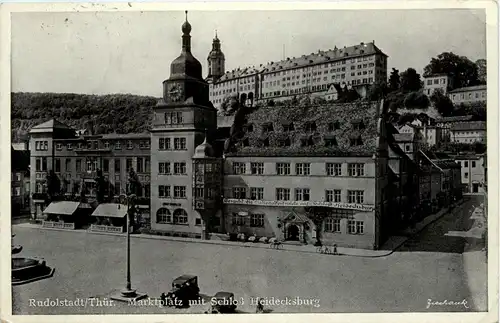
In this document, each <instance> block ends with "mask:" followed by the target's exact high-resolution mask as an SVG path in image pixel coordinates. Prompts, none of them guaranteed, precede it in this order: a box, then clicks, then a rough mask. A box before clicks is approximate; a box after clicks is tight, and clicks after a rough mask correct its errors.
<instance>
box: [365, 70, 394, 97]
mask: <svg viewBox="0 0 500 323" xmlns="http://www.w3.org/2000/svg"><path fill="white" fill-rule="evenodd" d="M398 77H399V76H398ZM388 92H389V89H388V87H387V83H385V82H384V81H379V82H377V83H374V84H372V85H370V88H369V89H368V93H367V94H366V99H367V100H368V101H377V100H381V99H382V98H384V97H385V96H386V95H387V93H388Z"/></svg>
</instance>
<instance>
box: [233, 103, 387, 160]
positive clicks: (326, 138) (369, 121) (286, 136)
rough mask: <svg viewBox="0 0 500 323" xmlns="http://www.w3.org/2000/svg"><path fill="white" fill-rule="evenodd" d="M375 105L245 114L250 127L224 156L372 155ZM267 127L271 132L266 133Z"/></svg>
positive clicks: (276, 108) (264, 109) (281, 108)
mask: <svg viewBox="0 0 500 323" xmlns="http://www.w3.org/2000/svg"><path fill="white" fill-rule="evenodd" d="M378 105H379V102H360V101H358V102H353V103H344V104H338V103H337V104H334V103H328V104H323V105H316V106H309V107H301V106H291V105H284V106H273V107H270V106H266V107H261V108H258V109H256V110H254V111H252V112H250V113H248V114H247V115H246V121H247V125H250V124H251V125H252V127H249V126H247V127H244V128H246V130H245V131H244V132H243V134H242V135H241V136H240V137H239V138H238V139H235V143H234V144H233V145H231V147H229V150H228V152H227V153H226V155H227V156H231V155H233V156H372V155H373V154H374V153H375V152H376V142H377V122H378V118H377V111H378ZM285 125H286V128H287V129H286V130H285V127H284V126H285ZM291 125H292V126H291ZM234 127H237V125H236V124H235V125H234ZM268 127H272V130H271V131H269V130H268V131H266V128H268ZM250 128H251V130H250Z"/></svg>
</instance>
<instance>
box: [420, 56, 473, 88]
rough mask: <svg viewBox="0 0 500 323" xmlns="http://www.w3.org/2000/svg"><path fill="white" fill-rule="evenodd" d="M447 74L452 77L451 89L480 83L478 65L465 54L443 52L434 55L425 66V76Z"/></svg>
mask: <svg viewBox="0 0 500 323" xmlns="http://www.w3.org/2000/svg"><path fill="white" fill-rule="evenodd" d="M433 74H446V75H448V76H449V77H450V78H451V89H456V88H460V87H466V86H472V85H477V84H479V78H478V67H477V65H476V64H475V63H474V62H472V61H471V60H469V59H468V58H467V57H465V56H458V55H456V54H454V53H452V52H443V53H441V54H439V55H438V56H437V57H435V58H434V57H433V58H432V59H431V61H430V63H429V64H428V65H427V66H426V67H425V68H424V76H430V75H433Z"/></svg>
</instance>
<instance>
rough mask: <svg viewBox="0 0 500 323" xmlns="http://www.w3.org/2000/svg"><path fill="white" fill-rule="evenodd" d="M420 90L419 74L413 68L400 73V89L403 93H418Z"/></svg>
mask: <svg viewBox="0 0 500 323" xmlns="http://www.w3.org/2000/svg"><path fill="white" fill-rule="evenodd" d="M421 88H422V81H421V80H420V74H418V73H417V71H416V70H415V69H414V68H411V67H410V68H408V69H407V70H406V71H404V72H403V73H401V85H400V89H401V90H402V91H403V92H413V91H418V90H420V89H421Z"/></svg>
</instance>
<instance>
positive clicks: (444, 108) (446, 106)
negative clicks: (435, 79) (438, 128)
mask: <svg viewBox="0 0 500 323" xmlns="http://www.w3.org/2000/svg"><path fill="white" fill-rule="evenodd" d="M431 101H432V104H433V105H434V107H435V108H436V110H437V111H438V112H439V114H441V115H442V116H443V117H449V116H452V115H453V112H454V109H455V107H454V106H453V103H452V102H451V100H450V98H449V97H448V96H446V95H444V93H443V91H442V90H441V89H436V90H435V91H434V92H433V93H432V95H431Z"/></svg>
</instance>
